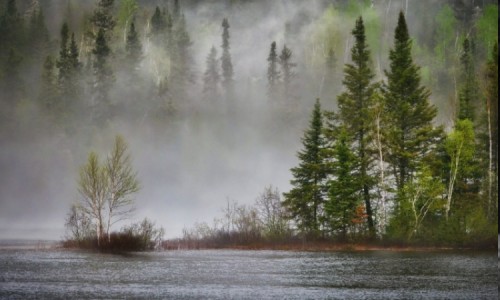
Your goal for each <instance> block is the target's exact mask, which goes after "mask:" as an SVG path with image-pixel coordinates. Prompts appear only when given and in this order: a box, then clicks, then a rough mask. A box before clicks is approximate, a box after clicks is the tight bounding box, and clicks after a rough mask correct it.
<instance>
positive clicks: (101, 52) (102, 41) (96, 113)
mask: <svg viewBox="0 0 500 300" xmlns="http://www.w3.org/2000/svg"><path fill="white" fill-rule="evenodd" d="M92 54H93V55H94V61H93V64H92V67H93V72H94V82H93V90H94V95H93V103H92V105H93V112H92V118H93V120H94V121H97V122H102V121H104V120H105V119H106V118H108V117H109V113H110V110H109V109H110V99H109V90H110V88H111V86H112V83H113V80H114V78H113V71H112V69H111V67H110V66H109V63H108V58H109V55H110V54H111V50H110V49H109V47H108V43H107V41H106V37H105V33H104V29H102V28H101V29H99V32H98V33H97V37H96V40H95V46H94V49H93V50H92Z"/></svg>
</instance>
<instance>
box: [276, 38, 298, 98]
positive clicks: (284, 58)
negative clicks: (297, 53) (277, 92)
mask: <svg viewBox="0 0 500 300" xmlns="http://www.w3.org/2000/svg"><path fill="white" fill-rule="evenodd" d="M279 63H280V66H281V74H282V79H283V97H284V100H285V101H287V102H289V101H290V100H291V99H290V97H291V96H292V94H291V91H290V88H291V84H292V79H293V77H294V76H295V73H294V71H293V69H294V68H295V67H296V64H295V63H293V62H292V50H290V48H288V47H287V46H286V45H284V46H283V50H281V54H280V56H279Z"/></svg>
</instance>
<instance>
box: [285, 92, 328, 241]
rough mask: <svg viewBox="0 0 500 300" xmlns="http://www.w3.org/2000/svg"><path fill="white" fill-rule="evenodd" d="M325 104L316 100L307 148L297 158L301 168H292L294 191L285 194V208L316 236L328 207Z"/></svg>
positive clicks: (301, 226) (296, 220)
mask: <svg viewBox="0 0 500 300" xmlns="http://www.w3.org/2000/svg"><path fill="white" fill-rule="evenodd" d="M322 131H323V118H322V115H321V104H320V102H319V99H318V100H316V104H315V105H314V110H313V112H312V116H311V121H310V124H309V129H307V130H306V132H305V133H304V137H303V138H302V144H303V146H304V149H303V150H302V151H299V152H298V154H297V156H298V158H299V160H300V163H299V166H297V167H295V168H292V169H291V172H292V175H293V177H294V179H293V180H291V181H290V183H291V184H292V185H293V188H292V190H290V191H289V192H288V193H285V194H284V197H285V200H284V202H283V205H284V206H285V207H286V208H287V210H288V212H289V216H290V218H292V219H293V220H294V221H295V222H296V224H297V227H298V229H299V230H300V231H302V232H303V233H306V234H309V235H313V236H316V235H317V234H319V230H320V219H321V213H322V207H323V204H324V200H325V199H324V198H325V197H324V183H325V182H324V181H325V180H326V176H327V172H326V167H325V163H324V156H323V154H322V151H323V149H324V148H325V139H324V136H323V132H322Z"/></svg>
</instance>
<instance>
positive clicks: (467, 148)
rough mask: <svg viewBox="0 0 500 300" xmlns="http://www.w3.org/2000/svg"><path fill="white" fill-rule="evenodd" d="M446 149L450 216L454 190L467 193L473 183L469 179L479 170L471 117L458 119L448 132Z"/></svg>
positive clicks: (447, 205)
mask: <svg viewBox="0 0 500 300" xmlns="http://www.w3.org/2000/svg"><path fill="white" fill-rule="evenodd" d="M445 149H446V152H447V154H448V156H449V157H450V167H449V169H450V175H449V179H448V192H447V203H446V217H447V218H448V215H449V213H450V211H451V212H452V213H453V210H452V208H453V207H452V204H453V202H452V201H453V200H454V198H457V197H456V196H455V197H454V196H453V194H454V192H458V193H459V194H460V193H461V194H464V193H466V192H467V190H468V189H470V188H468V186H469V185H471V184H470V183H469V180H470V179H472V178H473V177H474V173H475V171H476V170H477V161H475V160H474V158H475V151H476V143H475V134H474V127H473V124H472V122H471V121H470V120H469V119H465V120H459V121H457V123H456V124H455V128H454V130H453V131H452V132H450V133H449V134H448V137H447V139H446V141H445ZM459 183H460V184H461V185H459Z"/></svg>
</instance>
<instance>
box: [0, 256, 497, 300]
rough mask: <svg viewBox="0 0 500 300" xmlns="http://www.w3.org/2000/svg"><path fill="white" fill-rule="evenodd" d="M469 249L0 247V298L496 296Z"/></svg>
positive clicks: (485, 260)
mask: <svg viewBox="0 0 500 300" xmlns="http://www.w3.org/2000/svg"><path fill="white" fill-rule="evenodd" d="M497 267H498V258H497V255H496V253H495V252H493V253H472V252H374V251H367V252H314V253H310V252H284V251H226V250H218V251H173V252H154V253H146V254H131V255H126V256H123V255H110V254H96V253H88V252H80V251H57V250H36V249H2V250H0V299H97V298H105V299H124V298H127V299H139V298H142V299H155V298H156V299H498V277H497V274H498V268H497Z"/></svg>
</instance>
